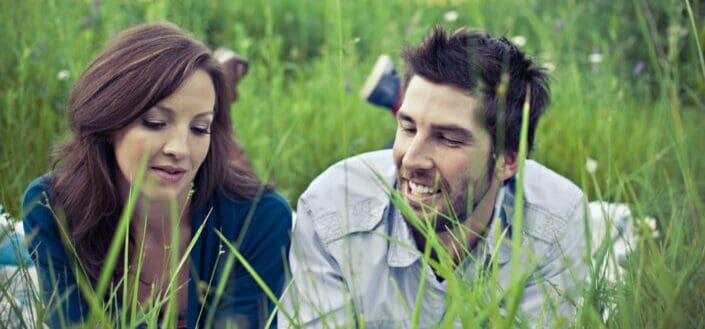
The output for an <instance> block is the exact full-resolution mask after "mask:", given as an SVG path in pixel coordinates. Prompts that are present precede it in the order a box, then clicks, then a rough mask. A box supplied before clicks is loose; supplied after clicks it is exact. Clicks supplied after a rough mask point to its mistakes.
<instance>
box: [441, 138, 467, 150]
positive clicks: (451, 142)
mask: <svg viewBox="0 0 705 329" xmlns="http://www.w3.org/2000/svg"><path fill="white" fill-rule="evenodd" d="M441 140H442V141H443V143H444V144H446V145H448V146H451V147H456V146H460V145H462V144H463V142H461V141H458V140H455V139H452V138H448V137H442V136H441Z"/></svg>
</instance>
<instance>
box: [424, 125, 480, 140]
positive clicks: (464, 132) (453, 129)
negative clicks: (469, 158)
mask: <svg viewBox="0 0 705 329" xmlns="http://www.w3.org/2000/svg"><path fill="white" fill-rule="evenodd" d="M431 130H433V131H438V132H444V133H450V134H454V135H459V136H462V137H466V138H472V137H473V134H472V132H471V131H470V130H468V129H467V128H463V127H461V126H458V125H454V124H434V125H431Z"/></svg>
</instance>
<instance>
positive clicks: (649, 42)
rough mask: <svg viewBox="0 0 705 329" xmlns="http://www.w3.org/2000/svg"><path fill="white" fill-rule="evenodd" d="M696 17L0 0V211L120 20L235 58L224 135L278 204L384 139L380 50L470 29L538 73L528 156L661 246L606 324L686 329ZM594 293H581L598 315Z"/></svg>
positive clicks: (532, 9)
mask: <svg viewBox="0 0 705 329" xmlns="http://www.w3.org/2000/svg"><path fill="white" fill-rule="evenodd" d="M689 7H690V10H689ZM704 14H705V8H704V6H703V3H702V1H697V0H691V1H689V2H686V1H679V0H663V1H656V0H653V1H651V0H632V1H611V0H595V1H577V0H566V1H558V0H526V1H480V0H476V1H450V0H449V1H440V0H427V1H372V0H359V1H358V0H356V1H333V0H296V1H294V0H281V1H273V0H272V1H244V0H232V1H219V0H204V1H196V0H185V1H176V0H173V1H172V0H150V1H146V0H139V1H131V2H123V1H98V0H94V1H78V0H74V1H68V0H65V1H64V0H57V1H51V0H47V1H39V0H27V1H18V2H13V1H2V2H1V3H0V26H1V28H0V40H1V41H2V45H3V47H0V127H1V129H0V203H2V204H3V205H4V206H5V208H6V209H7V210H8V211H9V212H10V214H11V215H12V216H13V217H16V218H19V217H20V213H19V203H20V199H21V196H22V193H23V190H24V188H25V187H26V186H27V184H28V183H29V182H30V181H31V180H32V179H33V178H34V177H36V176H38V175H40V174H42V173H44V172H47V171H48V170H50V160H49V159H50V152H51V149H52V146H53V145H55V144H56V143H57V142H59V141H61V140H62V139H63V138H65V136H66V123H65V116H66V104H67V96H68V93H69V91H70V88H71V86H72V84H73V82H74V81H75V80H76V78H77V77H78V76H79V75H80V73H81V72H82V70H83V69H84V68H85V66H86V65H87V64H88V63H89V61H90V60H91V59H92V57H93V56H94V55H95V54H97V52H98V51H99V50H100V49H101V47H102V46H103V45H104V44H105V42H106V40H108V39H109V38H110V37H111V36H112V35H114V34H115V33H116V32H118V31H120V30H122V29H124V28H126V27H129V26H131V25H134V24H137V23H141V22H151V21H170V22H173V23H175V24H177V25H179V26H181V27H182V28H184V29H185V30H188V31H190V32H192V33H193V34H194V35H195V36H196V37H197V38H199V39H201V40H203V41H204V42H205V43H206V44H208V45H209V46H211V47H213V48H215V47H217V46H227V47H229V48H231V49H234V50H236V51H237V52H239V53H240V54H242V55H244V56H245V57H247V58H248V59H249V60H250V71H249V74H248V76H247V77H246V78H245V79H244V81H242V82H241V84H240V86H239V94H240V99H239V100H238V101H237V102H236V103H235V104H234V105H233V107H232V111H233V112H232V115H233V117H234V120H235V125H236V130H237V134H238V137H239V138H240V140H241V141H242V143H243V144H244V146H245V148H246V149H247V152H248V154H249V156H250V158H251V159H252V161H253V163H254V166H255V168H256V170H257V172H258V174H259V175H260V176H261V177H264V178H265V179H268V180H271V181H272V182H274V183H275V184H276V186H277V189H278V190H279V191H280V192H282V193H283V194H284V195H285V196H286V197H287V198H288V199H289V201H290V202H292V204H295V202H296V199H297V198H298V196H299V194H300V193H301V192H302V191H303V190H304V189H305V188H306V186H307V184H308V183H309V182H310V181H311V180H312V179H313V178H314V177H315V176H316V175H317V174H319V173H320V172H321V171H323V170H324V169H325V168H326V167H327V166H329V165H330V164H332V163H334V162H336V161H338V160H340V159H343V158H345V157H347V156H349V155H353V154H356V153H360V152H363V151H369V150H374V149H379V148H382V147H383V146H384V145H385V144H386V143H387V142H388V141H389V140H390V139H391V137H392V136H393V134H394V129H395V122H394V119H393V117H392V116H391V115H390V114H388V113H386V112H385V111H383V110H380V109H378V108H375V107H373V106H371V105H369V104H367V103H366V102H365V101H363V100H361V99H360V98H359V97H358V95H357V94H358V91H359V88H360V86H361V84H362V82H363V81H364V79H365V78H366V76H367V74H368V73H369V71H370V69H371V67H372V65H373V63H374V61H375V60H376V58H377V56H378V55H379V54H381V53H388V54H391V55H392V57H393V58H394V59H395V61H396V62H397V64H398V65H399V64H400V63H399V62H400V61H399V60H398V54H399V53H400V50H401V49H402V47H404V46H405V45H409V44H415V43H418V41H420V40H421V38H422V37H423V36H424V34H425V33H426V32H427V31H429V29H430V28H431V27H433V26H435V25H443V26H446V27H449V28H455V27H460V26H471V27H476V28H480V29H484V30H487V31H488V32H490V33H492V34H494V35H506V36H507V37H508V38H510V39H512V40H514V41H515V42H517V43H520V44H521V45H520V48H521V49H522V50H524V51H526V52H527V53H528V54H530V55H531V56H532V57H534V58H535V59H536V60H537V61H538V62H539V63H541V64H542V65H544V66H545V67H547V68H548V69H549V71H550V72H551V79H552V83H551V87H552V96H553V103H552V106H551V108H550V109H549V111H548V113H547V114H546V116H545V117H544V118H543V119H542V122H541V124H540V127H539V130H538V133H537V136H536V147H535V151H534V153H533V154H532V157H533V158H535V159H537V160H538V161H540V162H542V163H544V164H546V165H547V166H549V167H551V168H553V169H554V170H556V171H557V172H559V173H561V174H563V175H565V176H567V177H569V178H570V179H572V180H573V181H575V182H576V183H577V184H578V185H580V186H582V187H583V189H585V191H587V192H588V195H589V197H590V199H591V200H595V199H602V200H609V201H612V202H626V203H629V204H630V205H631V207H632V209H633V211H634V212H635V213H636V214H638V215H639V216H642V215H647V214H648V215H651V216H654V217H656V218H657V219H658V222H659V225H660V227H661V229H662V238H661V239H660V240H659V241H657V242H656V243H655V244H653V245H652V247H651V249H648V250H649V251H648V253H647V254H645V255H648V256H646V257H645V259H646V258H648V259H650V261H649V262H647V263H639V265H638V266H639V267H638V270H639V271H641V272H642V273H641V274H640V276H639V277H638V280H637V278H634V280H635V281H630V282H629V284H630V285H631V286H632V288H628V289H625V290H620V291H621V293H620V294H619V296H620V297H619V298H621V299H619V298H617V297H614V296H615V295H614V294H612V295H610V296H611V297H609V298H608V299H610V300H612V301H614V300H617V301H618V302H619V303H618V304H617V305H618V306H617V309H616V310H615V311H614V312H615V313H616V314H620V316H617V317H612V318H611V319H612V320H610V321H612V322H609V321H608V322H607V325H609V326H613V325H614V326H618V327H642V326H648V327H702V326H704V325H705V322H704V321H705V320H704V319H703V317H704V315H703V314H704V313H705V312H703V311H705V292H704V291H705V289H702V287H703V286H705V270H703V267H702V266H700V265H699V264H702V262H703V261H705V238H704V237H703V233H704V232H705V231H704V229H703V226H704V225H703V210H704V209H703V208H704V207H705V201H704V199H703V196H704V195H705V178H704V177H703V174H702V173H703V172H705V157H703V156H702V155H701V154H702V151H701V145H702V144H701V143H702V141H703V140H705V129H703V124H705V105H704V103H705V66H704V65H703V62H702V47H701V46H699V44H700V45H702V44H704V43H705V29H704V28H703V17H704ZM522 41H523V42H522ZM698 42H699V43H698ZM588 159H593V160H595V161H596V163H597V170H596V171H595V172H594V174H589V173H588V172H587V171H586V170H585V163H586V161H587V160H588ZM635 266H636V265H635ZM633 269H636V268H633ZM598 297H599V296H591V297H586V299H587V300H588V302H589V303H593V304H594V305H597V306H600V305H601V306H602V307H609V306H605V305H607V304H604V303H605V302H604V300H603V299H601V298H598ZM602 297H604V296H602ZM590 298H593V300H590ZM601 303H603V304H601ZM610 305H612V304H610ZM595 314H597V313H595ZM594 317H596V319H597V317H598V316H597V315H594ZM596 321H597V320H596ZM598 322H599V321H598ZM598 322H596V323H598Z"/></svg>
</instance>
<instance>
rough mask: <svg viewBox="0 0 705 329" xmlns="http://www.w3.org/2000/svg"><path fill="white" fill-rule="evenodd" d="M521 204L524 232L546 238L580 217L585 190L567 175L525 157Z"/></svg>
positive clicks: (554, 237) (572, 223)
mask: <svg viewBox="0 0 705 329" xmlns="http://www.w3.org/2000/svg"><path fill="white" fill-rule="evenodd" d="M524 170H525V175H524V184H523V186H524V201H525V204H524V208H525V211H526V217H525V218H526V221H525V223H526V227H525V230H526V232H527V233H529V234H532V235H534V236H536V237H538V238H541V239H543V240H547V241H553V240H555V239H556V238H557V237H560V236H562V235H564V234H565V231H566V229H568V228H569V227H572V226H573V225H578V224H579V225H582V223H574V221H576V220H578V219H580V218H581V216H578V215H576V214H579V213H580V212H583V211H584V209H583V206H584V204H585V194H584V193H583V191H582V190H581V189H580V188H579V187H578V186H577V185H575V184H574V183H573V182H572V181H570V180H569V179H568V178H566V177H563V176H561V175H560V174H558V173H556V172H555V171H553V170H551V169H549V168H547V167H545V166H544V165H542V164H540V163H538V162H536V161H533V160H528V161H527V162H526V166H525V168H524Z"/></svg>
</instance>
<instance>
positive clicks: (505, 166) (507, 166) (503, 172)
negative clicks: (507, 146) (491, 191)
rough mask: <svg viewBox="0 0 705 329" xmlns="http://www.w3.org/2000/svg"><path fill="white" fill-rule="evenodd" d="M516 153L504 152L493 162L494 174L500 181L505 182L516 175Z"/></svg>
mask: <svg viewBox="0 0 705 329" xmlns="http://www.w3.org/2000/svg"><path fill="white" fill-rule="evenodd" d="M517 158H518V155H517V152H514V151H505V152H503V153H502V154H501V155H500V156H499V157H498V158H497V161H495V169H494V173H495V176H496V177H497V179H499V180H500V181H502V182H503V181H506V180H507V179H509V178H511V177H512V176H514V175H515V174H516V173H517V170H518V167H519V161H518V159H517Z"/></svg>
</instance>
